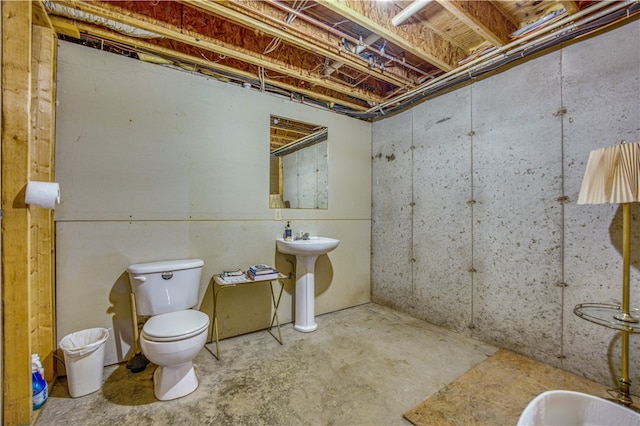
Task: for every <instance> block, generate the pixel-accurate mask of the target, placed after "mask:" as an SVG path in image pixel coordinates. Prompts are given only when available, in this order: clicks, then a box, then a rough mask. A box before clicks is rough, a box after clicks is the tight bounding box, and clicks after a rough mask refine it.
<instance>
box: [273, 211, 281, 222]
mask: <svg viewBox="0 0 640 426" xmlns="http://www.w3.org/2000/svg"><path fill="white" fill-rule="evenodd" d="M274 212H275V213H274V214H275V218H274V219H275V220H282V210H281V209H274Z"/></svg>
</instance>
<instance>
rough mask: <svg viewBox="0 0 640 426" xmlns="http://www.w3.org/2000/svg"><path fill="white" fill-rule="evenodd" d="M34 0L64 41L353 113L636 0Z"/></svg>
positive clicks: (472, 70)
mask: <svg viewBox="0 0 640 426" xmlns="http://www.w3.org/2000/svg"><path fill="white" fill-rule="evenodd" d="M35 1H36V3H37V4H36V7H35V8H34V20H36V21H37V22H41V25H48V22H47V18H48V19H49V20H50V21H51V24H52V25H53V26H54V28H55V30H56V31H57V32H58V33H59V35H60V37H61V38H63V39H65V40H69V41H72V42H75V43H80V44H84V45H87V46H90V47H94V48H98V49H103V50H106V51H109V52H113V53H117V54H123V55H127V56H129V57H132V58H138V59H140V60H146V61H150V62H154V63H158V64H165V65H175V66H179V67H180V68H182V69H186V70H189V71H192V72H199V73H202V74H205V75H208V76H213V77H215V78H217V79H219V80H222V81H228V82H231V83H234V84H242V85H244V86H247V87H251V88H253V89H254V90H260V91H263V92H270V93H275V94H278V95H283V96H287V97H289V98H290V99H291V100H292V101H295V102H301V103H310V104H313V105H316V106H320V107H323V108H327V109H331V110H334V111H337V112H339V113H343V114H347V115H350V116H353V117H358V118H362V119H374V118H375V117H378V116H380V115H382V114H386V113H388V112H390V111H397V110H399V109H403V108H406V107H408V106H409V105H411V104H413V103H414V102H418V101H420V100H421V99H424V97H425V96H432V95H434V94H435V93H437V92H439V91H441V90H446V89H448V88H450V87H455V86H456V85H459V84H462V83H464V82H466V81H468V80H469V79H471V78H478V77H479V76H480V75H483V74H485V73H487V72H490V71H494V70H496V69H499V68H501V67H505V66H507V64H510V63H513V62H514V61H523V60H526V57H527V56H528V55H529V54H531V53H535V52H540V51H544V50H547V49H551V48H554V47H555V46H559V45H560V44H561V43H564V42H567V41H571V40H573V39H575V38H576V37H579V36H582V35H586V34H590V33H592V32H594V31H600V30H606V29H608V28H613V27H615V25H612V24H615V23H619V22H622V21H625V20H630V19H636V18H637V17H638V16H640V1H637V0H621V1H601V2H597V1H596V2H582V1H580V2H578V1H574V0H536V1H533V0H475V1H474V0H387V1H379V0H260V1H258V0H228V1H226V0H163V1H157V0H86V1H81V0H60V1H55V0H35ZM38 5H44V8H42V7H40V9H38V8H37V6H38ZM59 5H64V6H68V7H62V6H60V7H59ZM76 10H77V11H82V12H75V11H76ZM402 11H406V12H404V13H402ZM399 15H400V16H399ZM394 18H395V25H394V23H393V22H394ZM123 27H124V28H123ZM149 32H150V33H154V34H157V35H158V37H157V38H139V37H150V36H149V34H148V33H149ZM631 42H636V43H638V41H637V40H632V41H631ZM151 55H152V56H151ZM247 83H248V84H247Z"/></svg>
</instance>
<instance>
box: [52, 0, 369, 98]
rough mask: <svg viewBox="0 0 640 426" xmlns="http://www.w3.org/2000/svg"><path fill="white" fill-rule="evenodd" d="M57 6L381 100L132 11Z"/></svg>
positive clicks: (86, 5)
mask: <svg viewBox="0 0 640 426" xmlns="http://www.w3.org/2000/svg"><path fill="white" fill-rule="evenodd" d="M57 3H59V4H62V5H64V6H68V7H71V8H74V9H77V10H81V11H83V12H87V13H91V14H94V15H98V16H102V17H103V18H107V19H111V20H113V21H116V22H121V23H123V24H126V25H130V26H133V27H136V28H139V29H143V30H146V31H151V32H153V33H156V34H158V35H161V36H164V37H167V38H169V39H172V40H176V41H179V42H181V43H185V44H188V45H190V46H194V47H197V48H200V49H204V50H208V51H211V52H215V53H216V54H219V55H223V56H228V57H230V58H234V59H238V60H240V61H243V62H246V63H248V64H251V65H255V66H258V67H263V68H265V69H268V70H272V71H275V72H278V73H280V74H283V75H286V76H288V77H293V78H295V79H298V80H301V81H305V82H307V83H309V84H310V85H311V86H313V85H317V86H320V87H324V88H326V89H329V90H334V91H336V92H345V91H348V93H349V95H350V96H353V97H354V98H357V99H362V100H363V101H366V102H370V103H377V102H379V99H380V98H379V97H378V96H374V95H371V93H369V92H366V91H365V90H362V89H358V88H347V87H345V86H344V85H342V84H340V83H336V82H333V81H330V80H328V79H326V78H324V77H323V76H320V75H318V74H314V73H312V72H311V71H309V70H306V69H297V68H293V67H291V66H290V65H288V64H287V63H285V62H283V61H279V60H276V59H273V58H269V57H268V56H265V55H260V54H256V53H255V52H250V51H248V50H246V49H239V48H238V47H237V46H232V45H229V44H227V43H223V42H221V41H219V40H214V39H211V38H209V37H204V36H202V35H201V34H195V33H190V32H188V31H184V30H182V29H180V28H176V27H174V26H173V25H170V24H167V23H162V24H159V23H157V22H151V20H150V18H147V17H144V16H139V15H135V14H133V13H132V12H129V11H127V10H124V9H119V8H116V7H111V6H109V8H106V7H102V6H98V5H94V4H90V3H84V2H77V1H58V2H57ZM134 15H135V16H134ZM78 26H80V23H78ZM254 78H255V77H254Z"/></svg>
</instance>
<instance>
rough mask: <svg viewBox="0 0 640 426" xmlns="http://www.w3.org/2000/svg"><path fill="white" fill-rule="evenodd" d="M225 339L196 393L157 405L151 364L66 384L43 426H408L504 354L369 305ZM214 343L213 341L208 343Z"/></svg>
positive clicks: (198, 364)
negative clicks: (89, 385) (434, 400)
mask: <svg viewBox="0 0 640 426" xmlns="http://www.w3.org/2000/svg"><path fill="white" fill-rule="evenodd" d="M317 322H318V326H319V327H318V330H317V331H315V332H313V333H307V334H305V333H299V332H296V331H295V330H294V329H293V326H292V324H287V325H285V326H283V329H282V332H283V340H284V344H283V345H280V344H278V342H277V341H276V340H275V339H274V338H273V337H272V336H271V335H270V334H269V333H267V332H266V331H262V332H256V333H251V334H248V335H244V336H239V337H235V338H231V339H225V340H223V341H221V343H220V355H221V360H220V361H217V360H216V359H215V358H214V357H213V356H212V355H211V354H210V353H209V352H208V351H207V350H206V349H203V350H202V352H201V353H200V354H199V355H198V356H197V357H196V358H195V360H194V364H195V368H196V373H197V375H198V377H199V379H200V386H199V388H198V389H197V390H196V391H195V392H194V393H192V394H190V395H187V396H185V397H183V398H180V399H177V400H173V401H166V402H160V401H157V400H156V399H155V397H154V396H153V384H152V379H151V377H152V373H153V370H154V369H155V366H154V365H150V366H149V367H147V369H146V370H145V371H144V372H142V373H138V374H133V373H131V372H130V371H129V370H127V369H126V367H125V365H116V366H109V367H106V368H105V370H104V384H103V387H102V389H101V390H100V391H98V392H95V393H93V394H90V395H86V396H84V397H80V398H75V399H74V398H71V397H70V396H69V394H68V391H67V385H66V381H65V379H64V378H61V379H59V380H58V381H57V382H56V384H55V386H54V387H53V389H52V391H51V392H50V397H49V400H48V401H47V403H46V404H45V406H44V408H43V409H42V410H41V413H40V416H39V419H38V421H37V425H39V426H41V425H85V424H91V425H110V426H112V425H116V424H117V425H124V424H126V425H134V424H135V425H146V424H148V425H170V424H185V423H189V424H198V425H208V424H214V425H227V424H228V425H299V424H304V425H325V424H332V425H403V424H410V423H409V422H408V421H406V420H405V419H403V417H402V415H403V414H404V413H405V412H406V411H408V410H410V409H411V408H413V407H414V406H416V405H417V404H419V403H420V402H421V401H423V400H424V399H426V398H427V397H429V396H431V395H433V394H434V393H436V392H437V391H438V390H439V389H440V388H442V387H443V386H445V385H446V384H447V383H450V382H452V381H453V380H454V379H456V378H457V377H459V376H460V375H462V374H463V373H465V372H466V371H467V370H469V369H470V368H472V367H473V366H474V365H476V364H478V363H479V362H481V361H483V360H485V359H486V357H487V356H488V355H491V354H493V353H494V352H495V351H496V350H497V348H496V347H494V346H491V345H488V344H485V343H482V342H478V341H475V340H472V339H469V338H466V337H464V336H461V335H459V334H456V333H452V332H450V331H447V330H444V329H442V328H439V327H436V326H433V325H431V324H428V323H426V322H424V321H421V320H418V319H415V318H412V317H410V316H408V315H405V314H402V313H399V312H396V311H394V310H391V309H388V308H385V307H382V306H379V305H376V304H373V303H370V304H365V305H361V306H358V307H354V308H350V309H346V310H343V311H339V312H334V313H331V314H326V315H322V316H318V317H317ZM208 346H209V347H214V345H208Z"/></svg>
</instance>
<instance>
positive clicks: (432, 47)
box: [321, 0, 466, 71]
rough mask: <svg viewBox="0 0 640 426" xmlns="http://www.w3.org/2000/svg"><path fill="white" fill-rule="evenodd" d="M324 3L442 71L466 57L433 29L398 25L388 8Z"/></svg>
mask: <svg viewBox="0 0 640 426" xmlns="http://www.w3.org/2000/svg"><path fill="white" fill-rule="evenodd" d="M321 4H322V6H324V7H326V8H327V9H329V10H331V11H333V12H334V13H337V14H339V15H340V16H342V17H344V18H345V19H348V20H350V21H352V22H355V23H356V24H358V25H360V26H362V27H364V28H366V29H368V30H369V31H371V32H373V33H375V34H378V35H379V36H380V37H382V38H384V39H385V40H387V41H388V42H389V43H391V44H393V45H396V46H398V47H399V48H400V49H403V50H404V51H406V52H408V53H411V54H412V55H415V56H417V57H418V58H420V59H422V60H423V61H425V62H428V63H430V64H433V65H434V66H436V67H437V68H439V69H441V70H443V71H451V70H452V69H453V68H455V67H456V66H457V61H458V60H460V59H461V58H463V57H465V56H466V52H465V51H464V50H462V49H460V48H459V47H457V46H454V45H452V44H451V43H448V42H446V41H445V40H443V39H442V37H440V36H439V35H438V34H436V33H434V32H430V31H422V30H421V28H420V27H409V26H408V25H404V26H403V27H402V28H395V27H394V26H393V25H392V24H391V18H392V16H391V14H390V13H389V11H385V12H383V11H381V10H380V9H375V10H374V8H373V6H371V5H369V4H368V3H367V2H361V1H357V0H342V1H338V0H326V1H323V2H322V3H321ZM374 13H375V14H376V15H377V16H376V19H375V20H374V19H372V18H371V15H373V14H374Z"/></svg>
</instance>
